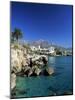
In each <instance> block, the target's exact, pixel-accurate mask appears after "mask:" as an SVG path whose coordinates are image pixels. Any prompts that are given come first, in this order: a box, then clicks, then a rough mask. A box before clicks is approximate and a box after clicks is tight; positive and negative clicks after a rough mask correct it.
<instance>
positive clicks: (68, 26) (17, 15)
mask: <svg viewBox="0 0 75 100" xmlns="http://www.w3.org/2000/svg"><path fill="white" fill-rule="evenodd" d="M72 17H73V16H72V6H71V5H56V4H37V3H23V2H11V31H14V29H15V28H19V29H21V31H22V33H23V38H22V39H23V40H26V41H29V42H32V41H37V40H40V39H42V40H46V41H49V42H50V43H52V44H56V45H59V46H62V47H72V19H73V18H72Z"/></svg>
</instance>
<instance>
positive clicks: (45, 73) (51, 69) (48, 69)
mask: <svg viewBox="0 0 75 100" xmlns="http://www.w3.org/2000/svg"><path fill="white" fill-rule="evenodd" d="M53 73H54V68H51V67H46V68H45V69H44V75H52V74H53Z"/></svg>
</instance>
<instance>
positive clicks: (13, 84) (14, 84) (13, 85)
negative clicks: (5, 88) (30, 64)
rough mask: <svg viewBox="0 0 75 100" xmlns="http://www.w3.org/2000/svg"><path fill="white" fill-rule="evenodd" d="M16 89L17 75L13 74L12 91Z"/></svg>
mask: <svg viewBox="0 0 75 100" xmlns="http://www.w3.org/2000/svg"><path fill="white" fill-rule="evenodd" d="M15 87H16V74H15V73H12V74H11V90H13V89H14V88H15Z"/></svg>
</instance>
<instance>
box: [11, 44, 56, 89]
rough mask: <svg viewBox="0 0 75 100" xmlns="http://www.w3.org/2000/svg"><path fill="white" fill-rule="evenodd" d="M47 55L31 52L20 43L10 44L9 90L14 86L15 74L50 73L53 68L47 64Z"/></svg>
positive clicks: (35, 74)
mask: <svg viewBox="0 0 75 100" xmlns="http://www.w3.org/2000/svg"><path fill="white" fill-rule="evenodd" d="M47 63H48V57H47V56H46V55H38V54H35V53H32V52H31V50H30V49H27V48H26V47H25V46H22V45H20V44H11V90H13V89H14V88H15V87H16V76H18V75H19V76H26V77H30V76H38V75H45V76H46V75H52V74H53V73H54V69H53V68H51V67H50V66H49V67H48V66H47Z"/></svg>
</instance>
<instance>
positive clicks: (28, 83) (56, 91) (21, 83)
mask: <svg viewBox="0 0 75 100" xmlns="http://www.w3.org/2000/svg"><path fill="white" fill-rule="evenodd" d="M48 66H49V67H53V68H54V70H55V73H54V74H53V75H51V76H43V75H41V76H34V77H33V76H31V77H20V76H17V86H16V96H15V98H19V97H38V96H54V95H55V96H56V95H57V96H58V95H67V94H72V91H73V79H72V78H73V76H72V74H73V68H72V67H73V66H72V56H58V57H50V56H49V57H48Z"/></svg>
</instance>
